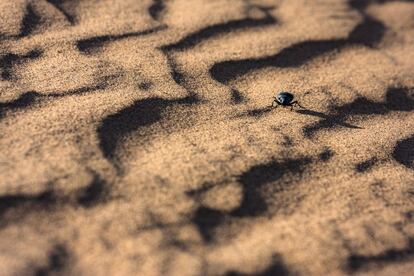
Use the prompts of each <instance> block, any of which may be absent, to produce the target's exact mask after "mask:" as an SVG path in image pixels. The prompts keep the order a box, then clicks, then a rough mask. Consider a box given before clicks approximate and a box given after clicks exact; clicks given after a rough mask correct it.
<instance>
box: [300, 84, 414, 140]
mask: <svg viewBox="0 0 414 276" xmlns="http://www.w3.org/2000/svg"><path fill="white" fill-rule="evenodd" d="M413 92H414V90H413V88H407V87H390V88H388V89H387V92H386V97H385V101H383V102H375V101H371V100H369V99H367V98H365V97H358V98H356V99H355V100H354V101H352V102H351V103H347V104H344V105H340V106H333V107H331V108H330V112H329V113H328V114H324V113H321V112H316V111H313V110H307V109H305V110H299V111H297V112H298V113H300V114H304V115H311V116H317V117H320V118H321V120H320V121H318V122H316V123H314V124H311V125H307V126H305V127H304V128H303V132H304V135H305V136H306V137H308V138H311V137H312V136H313V135H314V134H315V133H316V132H318V131H321V130H323V129H332V128H335V127H337V126H338V125H340V126H344V127H348V128H359V129H361V127H358V126H355V125H352V124H349V123H346V120H347V119H349V118H350V117H352V116H358V115H386V114H388V113H390V112H392V111H405V112H407V111H412V110H414V99H413V95H412V94H414V93H413Z"/></svg>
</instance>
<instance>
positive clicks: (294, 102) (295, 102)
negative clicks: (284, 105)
mask: <svg viewBox="0 0 414 276" xmlns="http://www.w3.org/2000/svg"><path fill="white" fill-rule="evenodd" d="M291 104H292V105H294V104H295V105H297V106H299V107H300V108H303V109H305V108H304V107H303V106H301V105H300V104H299V103H298V102H297V101H293V102H292V103H291Z"/></svg>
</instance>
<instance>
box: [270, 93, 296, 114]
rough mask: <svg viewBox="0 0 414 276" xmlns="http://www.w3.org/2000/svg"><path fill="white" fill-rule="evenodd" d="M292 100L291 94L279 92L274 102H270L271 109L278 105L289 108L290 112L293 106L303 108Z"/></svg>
mask: <svg viewBox="0 0 414 276" xmlns="http://www.w3.org/2000/svg"><path fill="white" fill-rule="evenodd" d="M293 98H294V96H293V94H292V93H289V92H280V93H279V94H277V96H276V97H274V100H273V102H272V107H274V108H276V107H278V105H281V106H290V110H292V109H293V106H294V105H297V106H299V107H301V108H303V106H301V105H300V104H299V103H298V102H297V101H294V100H293Z"/></svg>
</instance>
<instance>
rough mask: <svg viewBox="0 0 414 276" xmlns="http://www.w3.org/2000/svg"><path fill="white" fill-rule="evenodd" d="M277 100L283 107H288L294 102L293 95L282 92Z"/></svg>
mask: <svg viewBox="0 0 414 276" xmlns="http://www.w3.org/2000/svg"><path fill="white" fill-rule="evenodd" d="M276 99H277V101H278V102H279V103H280V104H281V105H288V104H289V103H291V102H292V101H293V95H292V94H291V93H289V92H280V93H279V94H278V95H277V96H276Z"/></svg>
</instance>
